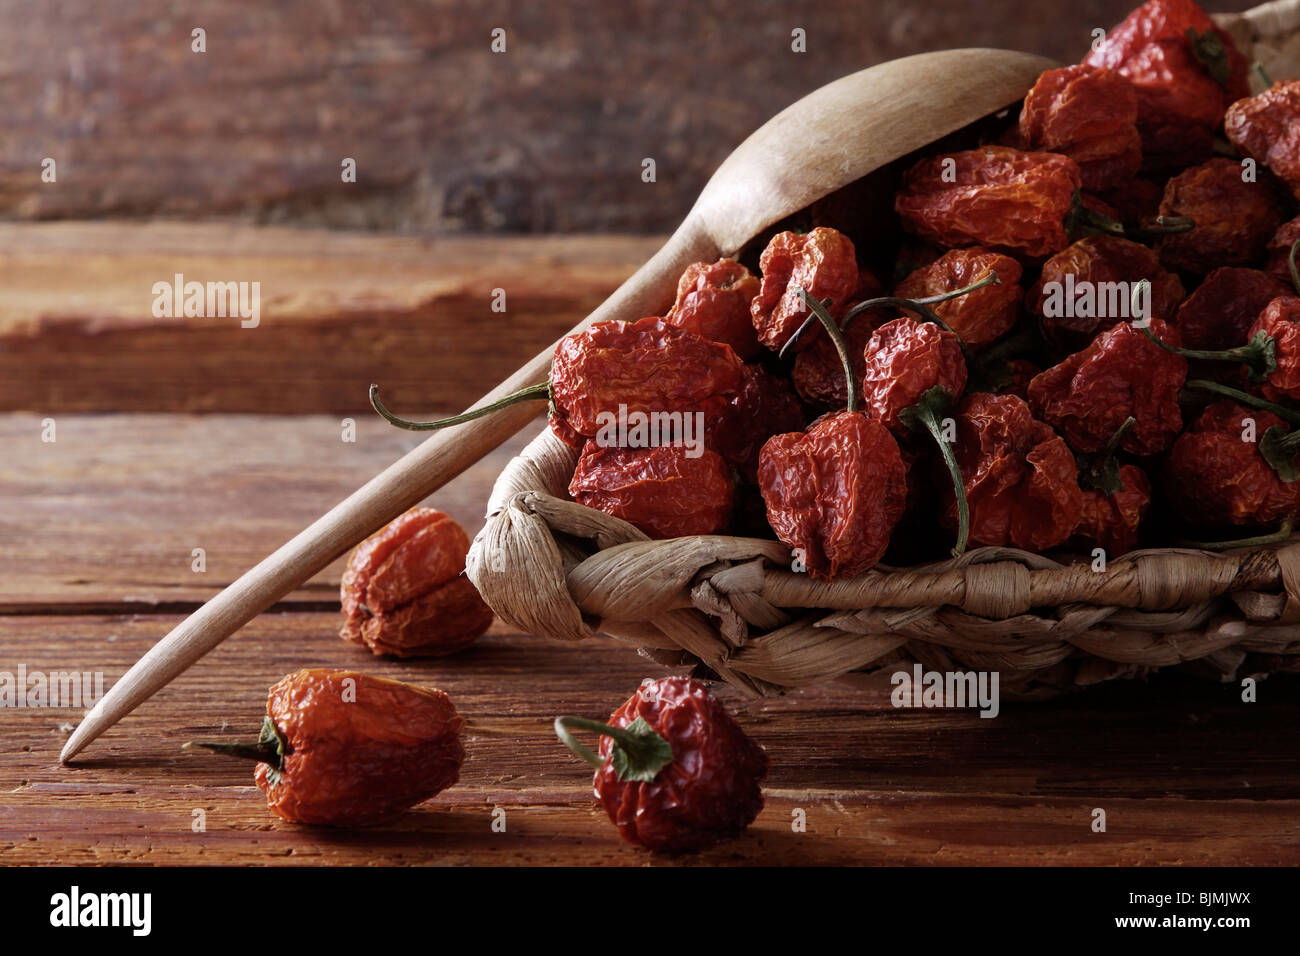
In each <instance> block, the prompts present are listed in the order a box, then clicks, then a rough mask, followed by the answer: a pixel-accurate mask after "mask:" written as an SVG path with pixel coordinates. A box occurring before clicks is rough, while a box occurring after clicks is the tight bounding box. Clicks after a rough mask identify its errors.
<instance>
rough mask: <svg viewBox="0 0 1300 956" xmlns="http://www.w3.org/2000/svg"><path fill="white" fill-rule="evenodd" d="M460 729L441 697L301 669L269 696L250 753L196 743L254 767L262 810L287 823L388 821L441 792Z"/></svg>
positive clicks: (245, 748)
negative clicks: (264, 807) (263, 797)
mask: <svg viewBox="0 0 1300 956" xmlns="http://www.w3.org/2000/svg"><path fill="white" fill-rule="evenodd" d="M464 726H465V722H464V721H463V720H462V719H461V718H460V717H459V716H458V715H457V713H456V708H455V707H454V706H453V705H452V703H451V700H450V699H449V698H448V697H447V695H446V694H444V693H443V692H442V691H440V690H427V689H425V688H423V687H415V686H413V685H411V684H404V683H401V682H400V681H395V680H384V679H382V678H379V677H369V676H367V675H365V674H359V673H357V672H356V671H346V670H324V669H317V670H303V671H298V672H297V673H296V674H290V675H289V676H288V677H286V678H284V679H283V680H281V681H280V682H279V683H278V684H276V685H275V686H274V687H272V688H271V690H270V693H269V695H268V697H267V700H266V719H265V720H264V721H263V723H262V734H261V737H260V738H259V740H258V742H257V743H256V744H200V746H203V747H207V748H208V749H210V750H216V751H218V752H220V753H225V754H230V755H232V756H236V757H245V758H250V759H253V760H256V761H257V762H258V763H257V770H256V771H255V773H254V780H255V782H256V783H257V786H258V788H259V789H260V790H261V791H262V792H263V793H265V794H266V802H267V806H268V807H269V808H270V809H271V811H272V812H273V813H275V815H276V816H278V817H280V818H282V819H284V820H288V821H290V822H291V823H308V824H320V825H324V826H339V827H346V826H368V825H372V824H377V823H386V822H389V821H391V820H393V819H395V818H396V817H398V816H400V815H401V814H403V813H405V812H406V811H407V810H408V809H410V808H411V807H413V806H415V805H416V804H417V803H420V802H421V801H424V800H427V799H429V798H430V797H432V796H434V795H435V794H437V793H441V792H442V791H443V790H446V789H447V788H448V787H450V786H451V785H452V784H454V783H455V782H456V781H457V779H459V776H460V765H461V762H462V761H463V760H464V759H465V750H464V748H463V747H462V746H461V742H460V732H461V729H462V728H463V727H464Z"/></svg>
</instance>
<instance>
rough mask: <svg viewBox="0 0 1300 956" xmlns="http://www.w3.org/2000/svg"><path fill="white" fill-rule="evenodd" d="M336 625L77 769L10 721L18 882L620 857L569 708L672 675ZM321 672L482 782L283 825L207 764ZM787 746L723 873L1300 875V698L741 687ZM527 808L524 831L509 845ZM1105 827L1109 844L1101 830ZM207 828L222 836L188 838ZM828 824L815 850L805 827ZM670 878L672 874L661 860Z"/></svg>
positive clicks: (1183, 686)
mask: <svg viewBox="0 0 1300 956" xmlns="http://www.w3.org/2000/svg"><path fill="white" fill-rule="evenodd" d="M174 621H175V618H174V617H171V616H169V615H140V616H130V617H126V616H122V617H89V616H88V617H61V618H58V619H49V618H44V619H43V618H34V617H2V616H0V667H5V668H12V667H13V666H14V662H16V661H22V662H25V663H26V665H27V667H28V668H29V669H30V670H42V671H45V672H49V671H53V670H66V669H71V668H77V669H80V670H92V671H93V670H99V669H102V670H103V671H105V676H106V681H111V680H112V679H113V678H115V677H116V676H118V675H119V674H120V672H121V670H122V668H123V667H124V666H125V665H126V664H127V663H129V662H130V661H131V660H134V658H135V657H136V656H137V655H138V654H139V653H141V652H142V651H143V650H144V649H145V648H146V647H147V646H148V644H149V643H150V641H152V640H153V639H154V638H156V637H157V635H158V634H160V633H162V632H163V631H165V630H166V629H167V628H168V627H169V626H170V625H171V624H172V623H174ZM337 621H338V617H337V615H335V614H328V613H320V612H312V613H282V614H267V615H263V616H262V617H261V618H259V619H258V620H256V621H255V622H254V623H253V624H251V625H249V627H247V628H246V629H245V630H244V631H243V632H241V634H239V635H238V636H237V637H236V638H234V639H232V640H230V641H228V642H227V643H226V644H225V645H223V646H222V647H221V648H219V649H218V650H217V651H215V652H214V653H213V654H212V655H211V656H210V657H209V658H207V659H206V660H205V661H203V662H201V663H200V664H199V665H198V666H196V667H195V668H194V669H193V670H191V671H190V672H189V673H187V674H185V675H183V676H182V677H181V678H180V679H178V680H177V681H176V682H174V683H173V684H172V685H171V686H170V687H168V688H167V689H166V690H164V691H163V692H162V693H160V694H159V695H158V696H157V697H155V698H154V699H153V700H152V701H150V702H148V703H146V704H145V705H143V706H142V707H141V708H140V709H139V710H138V711H136V713H135V714H133V715H132V716H130V717H128V718H126V719H125V720H124V721H123V722H122V723H121V724H119V725H118V726H117V727H115V728H114V729H113V730H112V731H110V732H109V733H108V734H107V735H106V736H105V737H104V738H103V739H102V740H101V741H99V742H97V743H96V744H95V745H93V747H92V748H91V749H90V750H88V751H87V752H86V754H85V755H84V759H83V760H81V761H79V762H78V765H77V766H75V767H71V768H60V767H59V766H58V765H57V763H56V761H57V755H58V750H59V747H60V745H61V744H62V741H63V739H64V737H65V731H66V728H67V727H68V725H69V724H70V723H71V722H73V721H74V720H75V719H76V714H75V713H72V712H69V711H67V710H53V709H47V710H29V709H23V710H12V711H9V712H7V713H5V714H4V718H5V719H4V720H3V722H2V723H0V751H2V752H4V753H5V755H6V757H5V760H4V761H3V765H2V766H0V863H30V862H41V861H46V860H49V859H51V858H55V857H57V858H58V859H59V860H61V861H63V862H69V863H90V862H151V863H167V862H207V863H324V862H352V863H429V862H433V863H463V862H474V863H500V864H524V863H539V862H551V863H556V862H558V863H574V864H588V863H619V864H639V863H643V862H646V861H648V860H649V859H650V858H649V857H647V856H646V855H644V854H642V853H639V852H637V851H635V850H634V849H632V848H630V847H624V846H623V845H622V844H621V843H620V842H619V840H618V839H617V836H616V835H615V833H614V831H613V828H612V827H611V826H610V825H609V824H608V822H607V821H606V820H605V819H604V818H603V816H602V815H601V814H600V812H599V811H598V810H597V809H596V808H595V804H594V801H593V800H592V798H591V793H590V773H589V771H587V770H586V769H585V768H584V766H583V765H582V764H581V763H580V762H578V761H576V760H574V759H572V758H571V757H570V755H568V753H567V751H565V750H564V749H563V748H562V747H561V746H560V745H559V744H558V742H557V741H556V740H555V738H554V734H553V733H552V731H551V727H550V722H551V719H552V718H553V717H554V716H556V715H557V714H559V713H577V714H583V715H588V716H594V717H599V716H604V715H605V713H607V712H608V711H609V710H610V709H612V707H613V706H614V705H615V704H617V703H618V702H619V701H620V700H621V699H622V698H623V697H624V696H626V695H627V694H628V693H630V692H631V691H632V689H634V688H635V686H636V685H637V683H638V682H639V681H640V679H641V678H642V677H645V676H651V675H658V674H659V673H661V669H660V668H658V667H656V666H655V665H651V664H649V663H648V662H647V661H645V660H644V659H642V658H640V657H639V656H638V655H637V654H635V653H634V652H633V651H632V650H630V649H628V648H623V647H619V646H617V645H615V644H613V643H612V642H608V641H590V642H586V643H584V644H582V645H563V644H556V643H552V642H548V641H545V640H542V639H540V638H534V637H524V636H519V635H513V634H509V633H505V632H502V631H500V630H498V631H496V632H494V633H492V634H490V635H488V636H487V637H486V638H484V639H483V640H482V641H481V642H480V643H479V644H477V645H475V647H474V648H472V649H471V650H469V651H468V652H466V653H464V654H462V655H458V656H456V657H453V658H448V659H443V660H436V661H427V662H406V663H400V662H392V661H384V660H380V659H377V658H374V657H373V656H372V655H370V654H369V653H367V652H366V651H364V650H361V649H359V648H355V647H353V646H351V645H347V644H344V643H343V642H342V641H340V640H339V639H338V638H337V636H336V634H335V628H336V626H337ZM303 666H345V667H357V668H360V669H363V670H365V671H367V672H370V673H374V674H377V675H379V676H386V677H395V678H398V679H403V680H409V681H413V682H416V683H424V684H428V685H433V686H438V687H441V688H443V689H444V690H446V691H447V692H448V693H449V694H450V695H451V696H452V699H453V700H454V701H455V702H456V703H457V706H458V707H459V708H460V709H461V711H462V712H463V713H464V714H465V715H466V716H467V717H468V719H469V726H468V728H467V730H466V749H467V751H468V758H467V761H466V764H465V766H464V770H463V773H462V779H461V783H460V784H459V785H458V786H457V787H455V788H454V789H452V790H449V791H447V792H446V793H444V794H443V795H441V796H440V797H438V798H436V799H435V800H434V801H432V802H430V803H428V804H426V805H425V806H422V807H421V808H419V809H418V810H416V811H414V812H413V813H412V814H410V815H408V816H407V817H406V818H404V819H403V820H401V821H400V822H399V823H397V824H394V825H392V826H389V827H382V828H379V829H373V830H366V831H364V832H363V831H356V832H342V833H336V832H331V831H327V830H317V829H311V828H301V827H295V826H290V825H286V824H283V823H280V822H279V821H277V820H275V819H274V818H273V817H272V816H271V815H270V814H269V813H268V812H267V811H266V809H265V803H264V799H263V798H262V796H261V794H259V793H258V792H257V791H256V790H255V789H254V788H252V786H251V777H250V774H249V771H248V769H247V767H246V766H245V765H243V764H241V763H237V762H233V761H229V760H225V759H222V758H219V757H216V756H214V755H209V754H203V753H185V752H182V751H181V750H180V745H181V744H182V743H183V742H184V741H186V740H190V739H195V738H199V739H221V738H223V737H224V738H231V737H239V736H240V735H245V734H253V733H255V731H256V729H257V726H258V724H259V721H260V714H261V713H262V712H263V709H264V706H265V688H266V687H267V686H268V685H269V684H271V683H272V682H274V681H275V680H276V679H278V678H279V677H280V676H281V675H282V674H284V673H287V672H289V671H292V670H294V669H297V668H299V667H303ZM719 693H720V694H721V695H722V697H723V698H724V700H726V702H727V704H728V706H729V707H730V708H731V709H732V711H733V712H734V713H736V714H737V717H738V719H739V720H740V721H741V722H742V724H743V725H744V726H745V727H746V728H747V729H748V730H749V732H750V733H751V734H753V735H754V736H755V738H756V739H758V740H759V741H760V742H762V743H763V744H764V745H765V746H766V747H767V749H768V751H769V753H770V755H771V758H772V771H771V775H770V777H769V779H768V782H767V788H766V789H767V794H768V801H767V807H766V809H765V810H764V812H763V813H762V815H761V816H760V817H759V820H758V821H757V823H756V824H755V826H754V828H753V829H752V831H751V832H750V833H749V834H748V835H746V836H745V837H743V838H742V839H740V840H738V841H736V842H735V843H732V844H729V845H727V846H724V847H720V848H717V849H715V850H712V851H710V852H708V853H706V854H704V855H703V856H702V857H700V858H698V859H699V861H700V862H709V863H719V864H726V863H761V864H791V863H937V864H949V863H961V864H972V863H984V864H1026V863H1048V862H1055V863H1091V864H1111V863H1184V864H1190V863H1216V862H1218V863H1224V862H1231V863H1235V864H1242V863H1257V864H1278V863H1292V864H1294V863H1298V862H1300V830H1298V828H1297V826H1296V821H1297V818H1298V815H1300V794H1297V792H1296V788H1295V770H1296V766H1295V759H1296V756H1295V755H1296V754H1297V753H1298V752H1300V730H1298V729H1297V728H1300V721H1298V720H1297V717H1300V705H1298V704H1297V701H1296V695H1295V682H1294V681H1292V682H1291V683H1290V684H1289V686H1283V682H1282V681H1277V682H1276V683H1274V682H1268V683H1266V684H1265V685H1264V686H1263V688H1262V700H1261V702H1260V703H1258V704H1254V705H1245V704H1241V703H1239V702H1237V701H1236V700H1235V696H1234V695H1233V694H1232V693H1231V692H1230V691H1229V690H1226V689H1223V688H1220V687H1217V686H1213V685H1207V684H1198V683H1193V682H1190V681H1188V680H1186V679H1181V680H1180V679H1173V680H1168V679H1166V680H1160V681H1157V682H1156V683H1155V684H1153V685H1149V686H1147V685H1141V684H1133V683H1130V684H1125V685H1117V686H1115V687H1109V688H1101V689H1099V690H1098V691H1096V692H1094V693H1090V694H1085V695H1080V696H1076V697H1074V698H1071V699H1069V700H1066V701H1059V702H1056V703H1053V704H1046V705H1041V704H1040V705H1020V706H1008V707H1006V708H1005V709H1004V710H1003V714H1002V716H1001V717H999V718H998V719H995V720H991V721H990V720H982V719H980V718H978V717H977V716H975V714H973V713H954V712H941V711H928V712H927V711H897V710H894V709H893V708H892V707H891V706H890V704H889V702H888V687H887V685H885V684H884V683H883V682H879V681H878V682H876V684H875V686H867V687H863V686H854V685H852V684H845V683H835V684H830V685H826V686H823V687H819V688H816V689H810V690H806V691H802V692H797V693H794V694H791V695H788V696H787V697H785V698H782V699H779V700H760V701H749V700H743V699H741V698H739V697H738V696H737V695H736V694H735V692H733V691H731V690H730V689H726V688H724V689H722V690H720V692H719ZM496 807H503V808H505V813H506V824H507V825H506V832H505V833H494V832H493V831H492V829H491V823H492V816H491V815H492V811H493V809H494V808H496ZM1096 807H1101V808H1103V809H1105V810H1106V812H1107V831H1106V832H1105V833H1094V832H1092V830H1091V827H1090V823H1091V820H1092V816H1091V813H1092V810H1093V809H1094V808H1096ZM195 809H202V810H204V812H205V814H206V826H207V829H206V831H205V832H203V833H195V832H193V831H192V830H191V823H192V820H193V817H192V813H193V811H194V810H195ZM796 809H802V810H803V811H804V812H805V813H806V815H807V832H804V833H796V832H793V830H792V828H791V821H792V819H793V816H792V814H793V812H794V811H795V810H796ZM655 862H660V861H655Z"/></svg>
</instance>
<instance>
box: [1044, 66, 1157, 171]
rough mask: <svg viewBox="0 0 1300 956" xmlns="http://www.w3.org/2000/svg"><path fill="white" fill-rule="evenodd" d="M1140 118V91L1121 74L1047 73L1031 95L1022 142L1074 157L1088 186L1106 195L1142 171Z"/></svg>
mask: <svg viewBox="0 0 1300 956" xmlns="http://www.w3.org/2000/svg"><path fill="white" fill-rule="evenodd" d="M1137 117H1138V101H1137V92H1136V91H1135V90H1134V89H1133V85H1132V84H1131V83H1129V81H1128V80H1127V79H1125V78H1124V77H1123V76H1122V75H1121V74H1120V73H1118V72H1116V71H1114V70H1108V69H1105V68H1102V67H1094V66H1087V65H1085V64H1080V65H1078V66H1067V67H1062V68H1061V69H1059V70H1047V71H1046V72H1044V73H1043V74H1042V75H1041V76H1040V77H1039V78H1038V82H1036V83H1035V84H1034V87H1033V89H1031V90H1030V91H1029V95H1028V96H1026V97H1025V105H1024V108H1023V109H1022V110H1021V113H1020V129H1019V133H1020V142H1021V145H1022V146H1023V147H1024V148H1025V149H1030V150H1047V151H1050V152H1053V153H1062V154H1064V155H1066V156H1069V157H1070V158H1071V159H1072V160H1074V162H1075V164H1076V165H1077V166H1078V167H1079V173H1080V175H1081V177H1082V180H1083V188H1084V189H1086V190H1088V191H1089V192H1104V191H1105V190H1108V189H1115V188H1118V187H1120V186H1122V185H1124V184H1125V183H1126V182H1128V181H1129V180H1130V179H1132V178H1133V177H1134V176H1136V175H1137V173H1138V170H1139V169H1140V168H1141V167H1142V137H1141V136H1140V135H1139V134H1138V128H1137Z"/></svg>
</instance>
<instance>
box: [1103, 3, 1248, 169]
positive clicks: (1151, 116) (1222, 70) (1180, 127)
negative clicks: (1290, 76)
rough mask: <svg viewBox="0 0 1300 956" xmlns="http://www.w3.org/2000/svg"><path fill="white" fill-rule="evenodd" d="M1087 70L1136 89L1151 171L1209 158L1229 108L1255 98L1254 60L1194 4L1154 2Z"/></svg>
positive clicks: (1111, 38) (1106, 43)
mask: <svg viewBox="0 0 1300 956" xmlns="http://www.w3.org/2000/svg"><path fill="white" fill-rule="evenodd" d="M1083 62H1084V63H1085V64H1087V65H1089V66H1095V67H1103V68H1107V69H1111V70H1115V71H1116V72H1118V73H1119V74H1121V75H1122V76H1124V77H1125V78H1126V79H1127V80H1128V81H1129V82H1130V83H1131V84H1132V85H1133V87H1134V89H1135V91H1136V93H1137V103H1138V129H1139V131H1140V132H1141V134H1142V151H1143V157H1144V160H1145V161H1146V164H1147V165H1148V166H1156V167H1160V166H1170V165H1173V166H1185V165H1186V164H1187V163H1188V162H1189V161H1192V162H1195V161H1197V160H1199V159H1203V158H1205V157H1207V156H1209V154H1210V150H1211V148H1212V145H1213V137H1214V131H1215V129H1217V128H1218V126H1219V124H1220V122H1222V120H1223V113H1224V110H1225V108H1226V107H1227V105H1228V103H1230V102H1231V101H1232V100H1235V99H1239V98H1241V97H1243V96H1245V95H1247V93H1248V92H1249V85H1248V81H1247V73H1248V69H1249V65H1248V64H1247V62H1246V58H1245V57H1244V56H1242V54H1241V52H1240V51H1239V50H1238V49H1237V47H1236V44H1234V43H1233V41H1232V38H1231V37H1229V36H1228V34H1227V33H1225V32H1224V31H1223V30H1222V29H1220V28H1219V27H1218V26H1217V25H1216V24H1215V23H1214V21H1213V20H1212V19H1210V16H1209V14H1207V13H1206V12H1205V11H1204V10H1202V9H1201V8H1200V7H1199V6H1197V5H1196V4H1195V3H1193V2H1192V0H1149V2H1148V3H1144V4H1143V5H1142V6H1140V7H1138V8H1137V9H1136V10H1134V11H1133V12H1132V13H1130V14H1129V15H1128V17H1127V18H1125V20H1124V22H1123V23H1121V24H1120V25H1119V26H1117V27H1115V29H1113V30H1111V31H1110V33H1109V34H1107V36H1106V38H1105V39H1104V40H1102V42H1101V43H1100V44H1098V45H1097V47H1096V48H1095V49H1094V50H1093V51H1092V52H1091V53H1089V54H1088V56H1087V57H1085V58H1084V61H1083Z"/></svg>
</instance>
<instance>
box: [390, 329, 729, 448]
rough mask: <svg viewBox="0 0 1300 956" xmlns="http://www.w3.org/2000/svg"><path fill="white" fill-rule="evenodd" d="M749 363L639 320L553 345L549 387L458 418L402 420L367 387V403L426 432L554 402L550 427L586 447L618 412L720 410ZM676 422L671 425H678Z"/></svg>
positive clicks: (715, 345)
mask: <svg viewBox="0 0 1300 956" xmlns="http://www.w3.org/2000/svg"><path fill="white" fill-rule="evenodd" d="M744 380H745V365H744V363H743V362H741V360H740V357H739V356H738V355H736V353H735V351H734V350H733V349H732V348H731V346H729V345H726V344H723V343H721V342H712V341H710V340H708V339H706V338H703V337H701V336H699V335H696V334H695V333H694V332H688V331H686V330H685V329H680V328H678V327H677V326H675V325H670V324H669V323H667V322H665V321H664V320H663V319H662V318H658V317H655V316H651V317H648V318H644V319H640V320H638V321H636V322H621V321H615V320H609V321H604V322H593V323H592V324H591V325H589V326H588V327H587V328H586V329H584V330H583V331H581V332H576V333H574V334H572V335H566V336H565V337H564V338H563V339H561V340H560V342H559V344H558V345H557V346H556V348H555V360H554V362H553V363H552V364H551V378H550V381H549V382H546V383H543V384H539V385H530V386H529V387H527V388H524V389H521V390H520V391H518V392H515V393H514V394H512V395H507V396H506V397H505V398H502V399H499V400H498V401H495V402H492V403H490V404H488V405H483V406H480V407H478V408H475V409H472V410H471V411H468V412H464V413H463V414H460V415H454V416H452V417H450V418H442V419H438V420H437V421H431V422H414V421H409V420H407V419H404V418H399V417H398V416H396V415H394V414H393V413H392V412H390V411H389V410H388V409H387V408H385V407H384V405H383V403H382V402H380V400H379V389H378V387H377V386H374V385H372V386H370V404H371V405H372V406H373V407H374V409H375V411H376V412H378V413H379V414H380V415H381V416H383V417H384V418H385V419H386V420H387V421H388V422H390V423H391V424H393V425H396V426H398V427H399V428H405V429H408V430H411V431H429V430H432V429H437V428H446V427H448V426H449V425H459V424H461V423H463V422H467V421H472V420H473V419H475V418H481V417H482V416H484V415H489V414H491V413H492V412H494V411H496V410H498V409H501V408H504V407H506V406H508V405H513V404H515V403H517V402H524V401H540V400H543V399H549V401H550V404H551V414H550V425H551V430H552V431H553V432H554V433H555V435H556V436H557V437H558V438H560V439H561V440H562V441H564V442H566V443H567V444H569V445H570V446H571V447H574V448H576V449H578V450H581V449H582V447H583V446H584V445H585V443H586V440H587V439H588V438H596V437H598V436H599V435H600V434H601V433H602V430H603V429H609V428H611V427H617V422H618V420H619V416H620V414H622V415H623V416H625V417H630V416H634V415H642V414H644V415H656V414H659V413H665V414H668V415H686V414H691V413H694V412H699V413H700V414H702V415H704V416H705V419H706V420H707V419H708V418H710V417H714V416H717V415H719V414H721V413H722V411H723V410H724V409H725V408H726V406H727V404H728V403H729V402H730V401H731V400H732V399H733V398H734V397H735V396H736V394H737V393H738V392H739V391H740V389H741V387H742V386H743V385H744ZM676 427H677V425H674V428H676Z"/></svg>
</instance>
